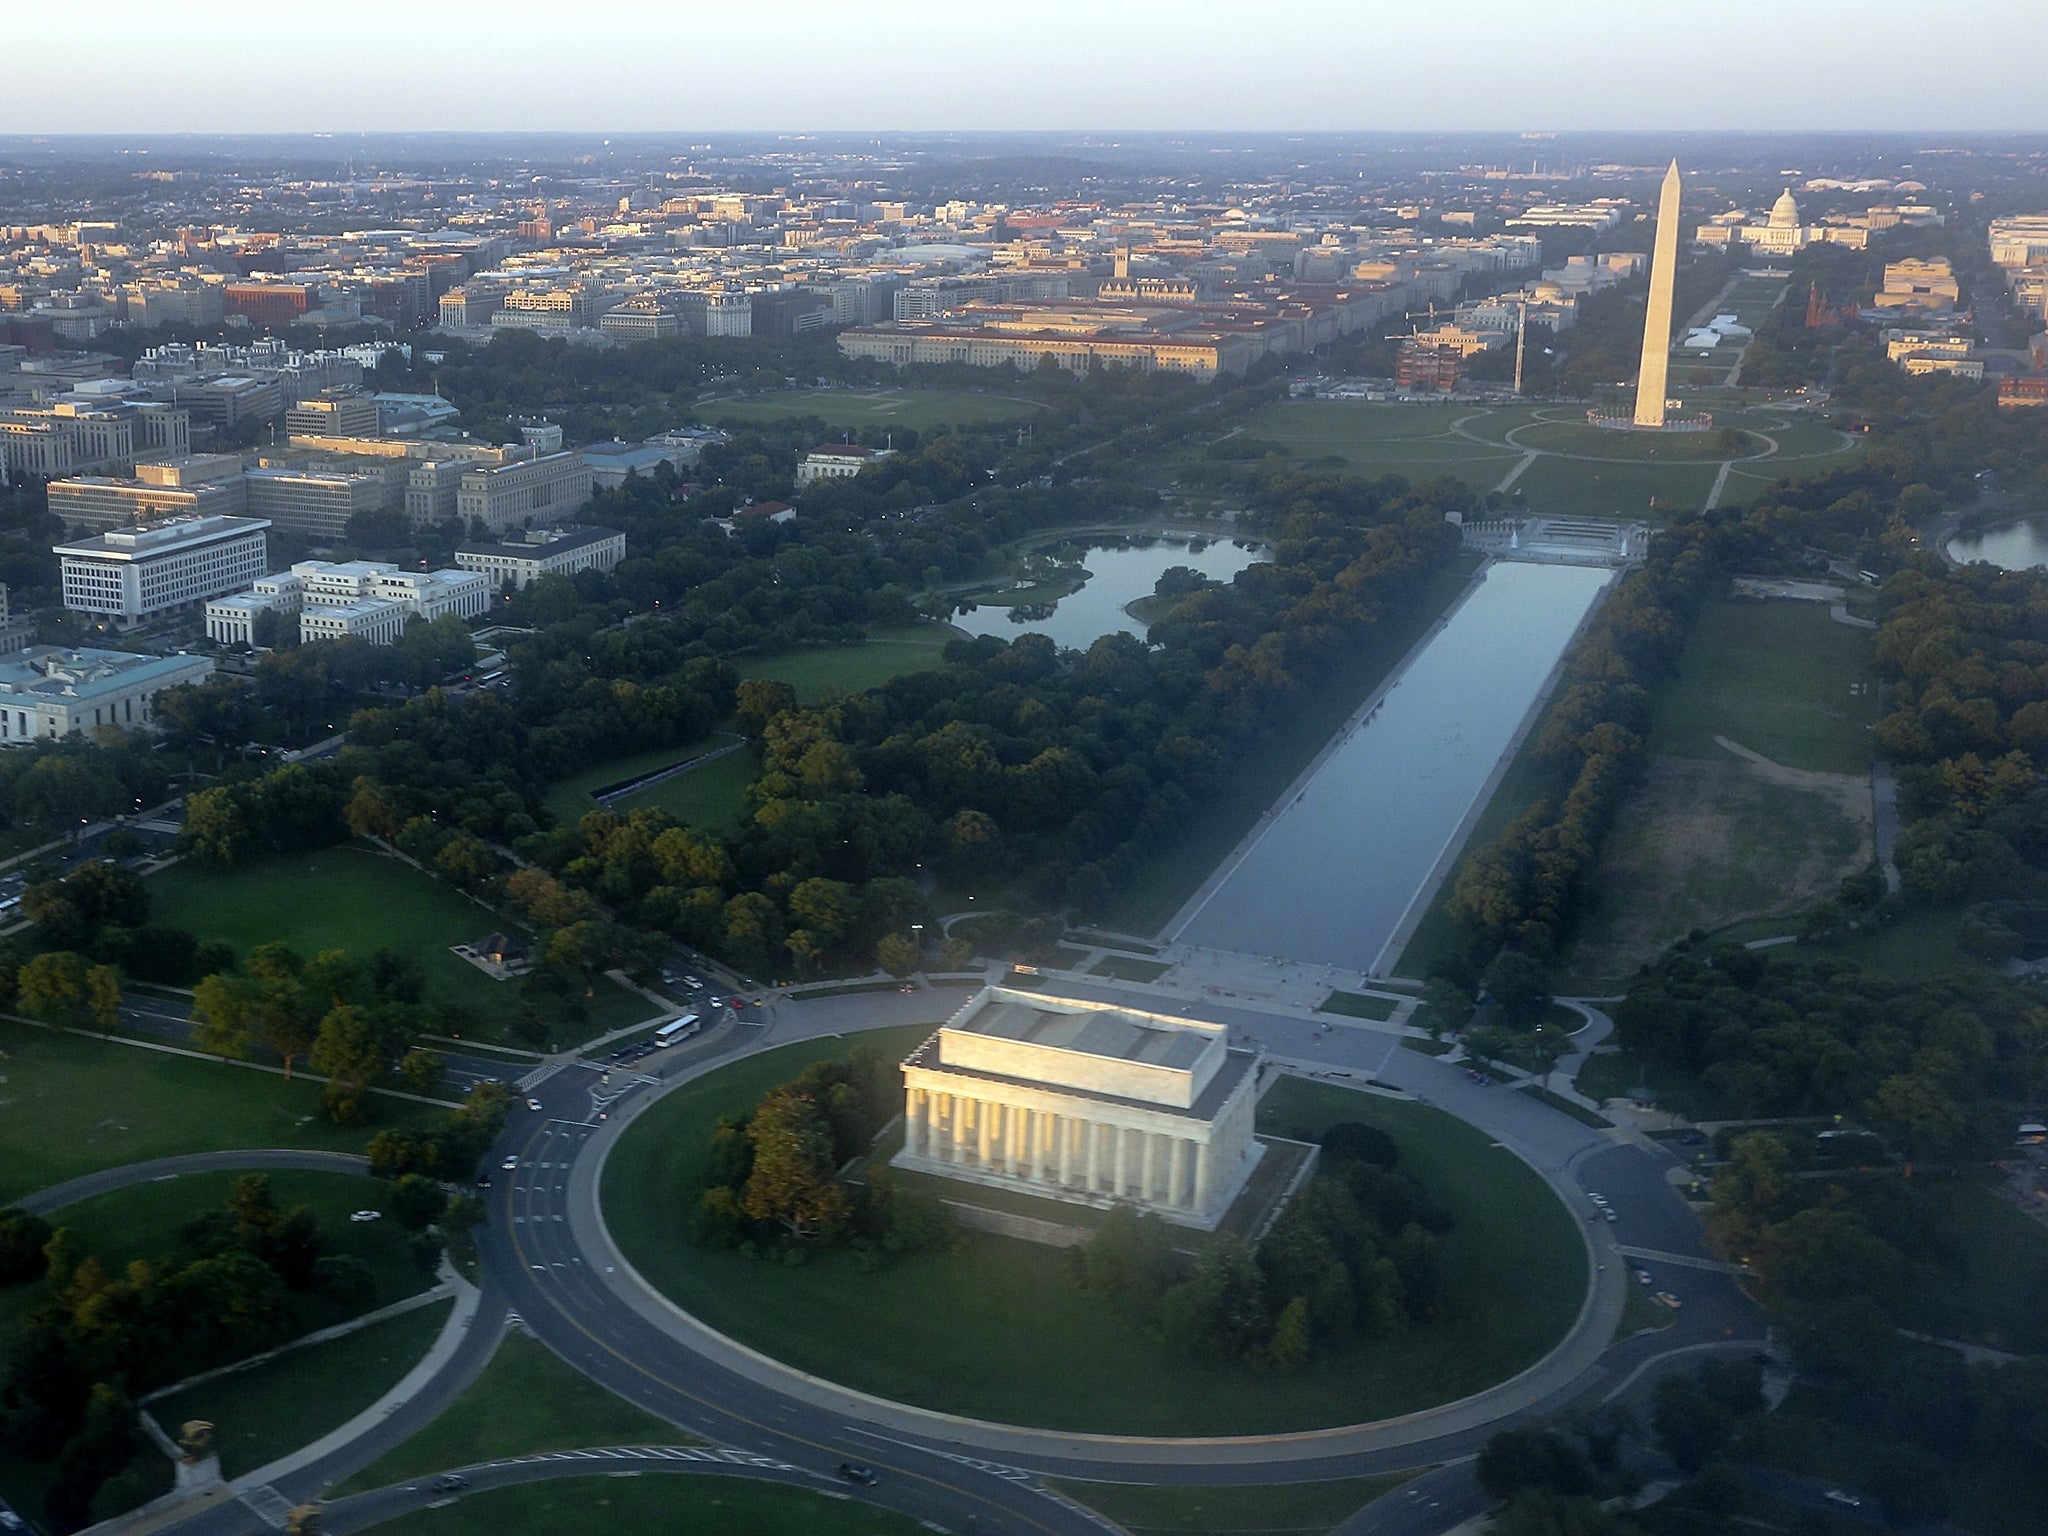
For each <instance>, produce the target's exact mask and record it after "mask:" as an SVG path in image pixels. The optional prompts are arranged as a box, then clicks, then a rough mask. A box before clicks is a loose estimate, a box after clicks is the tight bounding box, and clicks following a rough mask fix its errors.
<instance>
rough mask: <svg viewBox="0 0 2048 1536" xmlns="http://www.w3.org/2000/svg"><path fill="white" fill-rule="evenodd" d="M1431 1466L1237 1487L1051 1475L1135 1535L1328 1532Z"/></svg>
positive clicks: (1317, 1535) (1320, 1535)
mask: <svg viewBox="0 0 2048 1536" xmlns="http://www.w3.org/2000/svg"><path fill="white" fill-rule="evenodd" d="M1425 1470H1426V1469H1425V1468H1422V1467H1417V1468H1414V1469H1413V1470H1410V1471H1407V1472H1383V1473H1381V1474H1380V1475H1379V1476H1377V1477H1346V1478H1338V1479H1335V1480H1334V1481H1331V1482H1326V1483H1272V1484H1263V1485H1256V1486H1251V1487H1236V1488H1188V1487H1179V1486H1172V1487H1162V1486H1157V1485H1153V1484H1149V1483H1081V1482H1071V1481H1067V1480H1064V1479H1053V1478H1048V1479H1046V1481H1047V1482H1048V1483H1049V1484H1050V1485H1051V1486H1052V1487H1054V1488H1057V1489H1058V1490H1059V1491H1060V1492H1061V1493H1064V1494H1065V1495H1066V1496H1067V1497H1068V1498H1070V1499H1072V1500H1073V1501H1074V1502H1075V1503H1077V1504H1085V1505H1087V1506H1088V1507H1089V1508H1090V1509H1092V1510H1094V1511H1095V1512H1096V1513H1098V1514H1102V1515H1107V1516H1108V1517H1109V1518H1110V1519H1112V1520H1114V1521H1115V1522H1116V1523H1117V1524H1118V1525H1121V1526H1122V1527H1123V1528H1124V1529H1125V1530H1127V1531H1129V1532H1131V1536H1178V1533H1184V1532H1185V1533H1199V1536H1326V1533H1327V1532H1328V1531H1329V1530H1330V1529H1331V1528H1332V1527H1333V1526H1335V1525H1336V1524H1337V1522H1338V1521H1340V1520H1345V1519H1348V1518H1349V1517H1350V1516H1351V1515H1352V1514H1354V1513H1355V1512H1356V1511H1358V1510H1361V1509H1363V1508H1365V1506H1366V1505H1368V1504H1370V1503H1371V1502H1372V1501H1373V1500H1374V1499H1377V1498H1379V1497H1380V1496H1382V1495H1383V1494H1387V1493H1391V1492H1392V1491H1393V1490H1394V1489H1396V1488H1398V1487H1400V1486H1401V1484H1403V1483H1405V1482H1407V1481H1408V1480H1409V1479H1410V1478H1412V1477H1418V1476H1420V1475H1421V1474H1422V1472H1423V1471H1425Z"/></svg>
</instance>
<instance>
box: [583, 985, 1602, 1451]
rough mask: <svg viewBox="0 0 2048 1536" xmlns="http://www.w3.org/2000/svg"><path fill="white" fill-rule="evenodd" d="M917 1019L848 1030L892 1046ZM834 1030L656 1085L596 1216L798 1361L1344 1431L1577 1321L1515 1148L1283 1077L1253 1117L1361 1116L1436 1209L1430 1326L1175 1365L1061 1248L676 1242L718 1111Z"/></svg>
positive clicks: (1512, 1363)
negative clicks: (1270, 1365)
mask: <svg viewBox="0 0 2048 1536" xmlns="http://www.w3.org/2000/svg"><path fill="white" fill-rule="evenodd" d="M930 1027H931V1026H919V1027H913V1028H910V1029H890V1030H878V1031H875V1032H873V1033H871V1034H868V1035H866V1036H865V1037H864V1038H865V1039H866V1040H867V1041H868V1042H869V1043H870V1044H872V1045H874V1046H876V1047H878V1048H879V1049H881V1050H883V1051H885V1052H889V1053H891V1054H907V1053H908V1052H909V1050H910V1049H911V1048H912V1047H913V1046H914V1045H915V1044H916V1043H917V1041H918V1040H920V1039H922V1038H923V1037H924V1035H925V1034H927V1033H929V1030H930ZM850 1048H851V1047H850V1044H849V1042H847V1041H846V1040H843V1039H841V1040H819V1041H809V1042H804V1043H802V1044H797V1045H790V1046H784V1047H782V1048H780V1049H778V1050H774V1051H769V1052H765V1053H763V1054H761V1055H759V1056H753V1057H749V1058H747V1059H746V1060H744V1061H740V1062H736V1063H734V1064H733V1065H731V1066H729V1067H725V1068H723V1069H721V1070H719V1071H717V1072H713V1073H711V1074H708V1075H707V1076H705V1077H702V1078H699V1079H697V1080H696V1081H694V1082H692V1083H689V1084H687V1085H685V1086H684V1087H682V1088H679V1089H677V1090H675V1091H674V1092H672V1093H670V1094H668V1095H667V1096H665V1097H664V1098H663V1099H661V1100H660V1101H659V1102H658V1103H656V1104H655V1105H654V1106H653V1107H651V1108H650V1109H648V1110H647V1111H646V1112H645V1113H644V1114H642V1115H641V1116H640V1117H639V1118H638V1119H637V1120H636V1121H635V1122H634V1123H633V1125H632V1126H630V1127H629V1128H628V1129H627V1130H626V1131H625V1132H624V1133H623V1134H622V1135H621V1136H620V1138H619V1140H618V1142H617V1143H616V1144H615V1145H614V1146H613V1148H612V1150H611V1153H610V1156H609V1158H608V1159H607V1161H606V1164H605V1167H604V1171H603V1183H602V1192H601V1193H602V1200H603V1207H604V1216H605V1221H606V1224H607V1225H608V1227H609V1228H610V1231H611V1234H612V1237H613V1239H614V1240H615V1241H616V1242H617V1243H618V1245H619V1248H620V1250H621V1251H622V1252H623V1253H624V1255H625V1257H626V1259H627V1260H628V1261H629V1262H630V1263H631V1264H632V1265H633V1267H634V1268H635V1269H637V1270H638V1271H639V1272H640V1274H641V1276H642V1277H643V1278H645V1279H646V1280H647V1282H648V1283H649V1284H651V1285H652V1286H654V1288H655V1289H657V1290H658V1291H660V1292H662V1293H663V1294H664V1295H666V1296H668V1297H669V1298H670V1299H671V1300H673V1301H675V1302H676V1303H677V1304H678V1305H679V1306H681V1307H683V1308H685V1309H686V1310H688V1311H689V1312H691V1313H693V1314H694V1315H695V1316H697V1317H698V1318H700V1319H702V1320H703V1321H704V1322H706V1323H708V1324H709V1325H710V1326H712V1327H714V1328H716V1329H718V1330H719V1331H721V1332H723V1333H725V1334H727V1335H729V1336H731V1337H733V1338H735V1339H738V1340H740V1341H741V1342H743V1343H745V1344H747V1345H749V1346H751V1347H752V1348H754V1349H758V1350H760V1351H762V1352H763V1353H765V1354H768V1355H771V1356H773V1357H774V1358H776V1359H778V1360H781V1361H783V1362H785V1363H786V1364H788V1365H791V1366H794V1367H796V1368H798V1369H800V1370H803V1371H807V1372H810V1373H812V1374H814V1375H817V1376H821V1377H824V1378H826V1379H828V1380H832V1381H836V1382H839V1383H841V1384H843V1385H845V1386H848V1387H852V1388H855V1389H857V1390H860V1391H863V1392H868V1393H873V1394H875V1395H877V1396H880V1397H885V1398H890V1399H893V1400H895V1401H899V1402H905V1403H912V1404H916V1405H918V1406H920V1407H924V1408H929V1409H934V1410H938V1411H941V1412H947V1413H957V1414H963V1415H967V1416H969V1417H973V1418H979V1419H988V1420H994V1421H999V1422H1005V1423H1015V1424H1028V1425H1036V1426H1041V1427H1045V1428H1056V1429H1065V1430H1074V1431H1088V1432H1095V1433H1106V1434H1136V1435H1231V1434H1265V1433H1278V1432H1283V1431H1289V1430H1304V1429H1314V1428H1323V1427H1328V1426H1333V1425H1340V1424H1352V1423H1363V1422H1369V1421H1372V1420H1377V1419H1383V1418H1388V1417H1392V1416H1394V1415H1397V1414H1406V1413H1412V1412H1415V1411H1417V1410H1419V1409H1423V1408H1428V1407H1432V1406H1435V1405H1437V1404H1440V1403H1445V1402H1450V1401H1453V1400H1455V1399H1458V1398H1461V1397H1466V1396H1469V1395H1471V1394H1472V1393H1474V1392H1478V1391H1482V1390H1484V1389H1485V1388H1487V1387H1489V1386H1492V1385H1494V1384H1495V1383H1497V1382H1500V1381H1503V1380H1505V1379H1507V1378H1508V1377H1510V1376H1513V1375H1515V1374H1516V1373H1518V1372H1520V1371H1521V1370H1523V1369H1524V1368H1526V1367H1527V1366H1530V1365H1532V1364H1534V1363H1535V1362H1536V1361H1537V1360H1539V1359H1541V1358H1542V1357H1543V1356H1544V1355H1545V1354H1546V1353H1548V1352H1549V1350H1550V1349H1551V1348H1552V1347H1553V1346H1555V1345H1556V1344H1557V1343H1558V1342H1559V1340H1561V1339H1562V1338H1563V1337H1564V1335H1565V1333H1566V1332H1567V1330H1569V1328H1570V1327H1571V1325H1572V1323H1573V1321H1574V1320H1575V1319H1576V1317H1577V1316H1578V1312H1579V1307H1580V1303H1581V1301H1582V1300H1583V1297H1584V1295H1585V1289H1586V1282H1587V1279H1588V1276H1587V1265H1586V1259H1585V1248H1584V1243H1583V1240H1582V1238H1581V1237H1580V1235H1579V1232H1578V1229H1577V1227H1576V1226H1575V1224H1574V1223H1573V1221H1572V1218H1571V1216H1570V1214H1569V1213H1568V1212H1567V1211H1566V1210H1565V1208H1564V1206H1563V1205H1562V1204H1560V1203H1559V1201H1558V1200H1557V1199H1556V1197H1555V1196H1554V1195H1553V1194H1552V1193H1551V1191H1550V1189H1549V1187H1548V1186H1547V1185H1546V1184H1545V1183H1544V1182H1543V1180H1542V1179H1541V1178H1540V1177H1539V1176H1538V1175H1537V1174H1536V1173H1535V1172H1534V1171H1533V1170H1531V1169H1530V1168H1529V1167H1528V1166H1527V1165H1526V1164H1525V1163H1523V1162H1522V1161H1521V1160H1520V1159H1519V1158H1517V1157H1515V1156H1514V1155H1513V1154H1512V1153H1510V1152H1507V1151H1506V1150H1504V1149H1502V1148H1501V1147H1499V1146H1498V1145H1495V1144H1493V1143H1492V1142H1491V1139H1490V1138H1489V1137H1487V1136H1486V1135H1484V1134H1483V1133H1481V1132H1480V1131H1477V1130H1475V1129H1474V1128H1472V1127H1471V1126H1469V1125H1466V1124H1465V1123H1464V1122H1462V1121H1460V1120H1457V1119H1455V1118H1453V1117H1451V1116H1449V1115H1446V1114H1444V1113H1443V1112H1442V1111H1440V1110H1436V1109H1432V1108H1429V1107H1428V1106H1426V1105H1422V1104H1417V1103H1413V1102H1408V1101H1403V1100H1395V1099H1389V1098H1385V1097H1381V1096H1377V1095H1369V1094H1364V1093H1359V1092H1356V1091H1353V1090H1348V1089H1342V1088H1336V1087H1331V1086H1326V1085H1323V1084H1309V1083H1304V1082H1300V1081H1297V1080H1293V1079H1288V1080H1284V1081H1283V1082H1281V1083H1280V1084H1279V1085H1277V1086H1276V1087H1275V1088H1274V1089H1273V1090H1272V1091H1271V1092H1270V1093H1269V1094H1268V1095H1267V1098H1266V1102H1265V1103H1264V1104H1263V1105H1262V1106H1261V1109H1260V1128H1261V1130H1265V1131H1271V1132H1276V1133H1281V1134H1285V1133H1289V1132H1298V1131H1306V1132H1309V1133H1311V1134H1316V1133H1320V1131H1321V1130H1322V1129H1323V1128H1324V1127H1326V1126H1328V1125H1331V1124H1334V1123H1336V1122H1337V1121H1340V1120H1363V1121H1367V1122H1369V1123H1371V1124H1374V1125H1377V1126H1379V1127H1380V1128H1381V1129H1382V1130H1384V1131H1385V1132H1386V1133H1387V1134H1388V1135H1389V1136H1391V1137H1392V1138H1393V1139H1394V1142H1395V1144H1396V1145H1397V1146H1398V1147H1399V1149H1400V1152H1401V1163H1400V1169H1401V1171H1402V1172H1404V1173H1406V1174H1407V1175H1408V1176H1409V1177H1411V1178H1413V1179H1415V1180H1416V1181H1417V1182H1418V1183H1419V1184H1421V1185H1422V1186H1423V1188H1424V1189H1425V1190H1427V1191H1428V1192H1429V1193H1430V1194H1431V1195H1433V1196H1434V1197H1435V1199H1436V1200H1437V1201H1438V1202H1439V1203H1440V1204H1441V1205H1442V1206H1443V1207H1444V1208H1445V1209H1446V1210H1447V1211H1448V1212H1449V1213H1450V1215H1451V1217H1452V1218H1453V1221H1454V1225H1453V1227H1452V1229H1451V1230H1450V1231H1449V1232H1448V1233H1447V1234H1446V1235H1445V1238H1444V1255H1443V1257H1444V1268H1445V1270H1446V1272H1447V1274H1448V1275H1449V1276H1450V1280H1449V1292H1450V1303H1451V1306H1450V1311H1451V1316H1450V1318H1449V1320H1448V1321H1447V1322H1445V1323H1442V1324H1439V1325H1436V1326H1432V1327H1427V1328H1415V1329H1411V1330H1408V1331H1406V1332H1402V1333H1397V1334H1393V1335H1389V1336H1381V1337H1374V1338H1360V1339H1355V1340H1353V1341H1352V1342H1349V1343H1346V1344H1342V1345H1339V1344H1319V1345H1318V1346H1317V1350H1316V1353H1315V1354H1314V1355H1313V1356H1312V1357H1311V1358H1310V1360H1309V1362H1308V1363H1307V1365H1306V1366H1305V1367H1303V1368H1302V1369H1301V1370H1299V1371H1297V1372H1293V1373H1290V1374H1276V1373H1271V1372H1266V1373H1258V1372H1254V1371H1252V1370H1251V1369H1250V1368H1248V1367H1246V1366H1244V1365H1241V1364H1238V1363H1235V1362H1220V1361H1215V1360H1197V1359H1189V1358H1187V1357H1185V1356H1183V1355H1180V1354H1177V1353H1175V1352H1174V1351H1172V1350H1170V1349H1169V1348H1168V1347H1167V1346H1166V1345H1165V1344H1164V1343H1163V1342H1161V1341H1160V1340H1159V1339H1158V1338H1157V1337H1155V1336H1154V1335H1153V1334H1152V1333H1151V1332H1150V1331H1149V1330H1147V1329H1145V1328H1143V1327H1140V1326H1137V1325H1135V1324H1133V1323H1131V1322H1129V1321H1127V1320H1126V1319H1124V1318H1123V1317H1122V1316H1120V1315H1119V1314H1118V1313H1117V1312H1116V1311H1115V1310H1114V1309H1113V1308H1112V1307H1111V1306H1110V1305H1109V1304H1108V1303H1107V1301H1105V1300H1104V1299H1103V1298H1102V1297H1101V1296H1099V1295H1097V1294H1095V1293H1093V1292H1090V1291H1087V1290H1084V1289H1082V1288H1081V1286H1080V1285H1079V1284H1078V1283H1077V1282H1076V1280H1075V1278H1074V1270H1073V1263H1072V1259H1071V1257H1070V1256H1069V1255H1068V1254H1067V1253H1066V1252H1064V1251H1062V1250H1058V1249H1053V1248H1047V1247H1040V1246H1037V1245H1034V1244H1030V1243H1024V1242H1020V1241H1017V1240H1014V1239H1010V1238H1003V1237H996V1236H993V1235H989V1234H985V1233H980V1232H963V1233H962V1234H961V1235H960V1240H959V1241H958V1243H957V1244H955V1245H954V1247H953V1248H952V1250H951V1251H948V1252H944V1253H922V1254H913V1255H905V1256H896V1257H891V1258H888V1259H886V1260H885V1261H883V1262H882V1263H880V1264H879V1265H878V1264H876V1263H875V1261H874V1260H873V1259H872V1258H871V1257H869V1256H866V1255H862V1254H857V1253H854V1252H852V1251H848V1250H827V1251H824V1252H821V1253H816V1254H808V1255H806V1256H805V1259H804V1261H803V1262H799V1263H789V1262H784V1261H781V1260H779V1259H774V1258H749V1257H746V1256H744V1255H742V1254H738V1253H733V1252H723V1251H715V1250H712V1249H708V1248H703V1247H700V1246H698V1245H697V1244H695V1243H694V1242H692V1241H691V1239H690V1235H689V1232H690V1217H691V1212H692V1210H693V1209H694V1207H695V1205H696V1201H697V1196H698V1193H699V1191H700V1190H701V1188H702V1187H703V1180H704V1173H705V1168H706V1164H707V1161H708V1153H709V1148H710V1143H711V1134H712V1130H713V1127H714V1126H715V1125H716V1123H717V1121H718V1118H719V1116H721V1115H731V1116H734V1117H739V1116H742V1115H744V1114H746V1113H747V1112H748V1111H749V1110H750V1109H751V1108H752V1107H753V1105H754V1104H755V1103H756V1102H757V1101H758V1100H759V1099H760V1098H761V1096H762V1095H763V1094H764V1093H766V1092H767V1091H768V1090H769V1089H770V1088H773V1087H775V1086H776V1085H778V1084H780V1083H783V1082H787V1081H788V1080H790V1079H791V1078H793V1077H795V1076H796V1075H797V1074H798V1073H799V1072H800V1071H802V1069H803V1068H804V1067H805V1066H806V1065H807V1064H808V1063H810V1062H812V1061H818V1060H824V1059H829V1058H831V1057H835V1056H838V1055H841V1054H843V1053H845V1052H846V1051H847V1050H849V1049H850Z"/></svg>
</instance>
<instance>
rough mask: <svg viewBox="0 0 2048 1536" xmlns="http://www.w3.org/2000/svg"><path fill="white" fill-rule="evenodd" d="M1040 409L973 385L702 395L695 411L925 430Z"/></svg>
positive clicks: (735, 420)
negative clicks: (728, 397) (737, 397)
mask: <svg viewBox="0 0 2048 1536" xmlns="http://www.w3.org/2000/svg"><path fill="white" fill-rule="evenodd" d="M1044 409H1045V407H1044V406H1042V405H1040V404H1038V402H1037V401H1035V400H1024V399H1020V398H1018V397H1017V396H1015V395H988V394H982V393H981V392H980V391H978V390H976V391H967V390H960V391H954V390H925V389H777V390H771V391H769V392H768V393H767V394H765V395H752V396H749V397H748V398H746V399H744V400H707V401H705V402H704V403H703V404H702V405H700V406H699V407H698V408H697V413H698V415H700V416H702V417H703V418H704V420H706V421H708V422H710V423H711V424H712V425H714V426H751V425H757V424H759V423H761V422H770V421H787V420H788V419H789V418H790V417H792V416H816V417H819V418H821V419H822V420H823V421H824V423H825V425H826V426H828V427H834V428H847V427H890V426H897V427H909V428H910V429H911V430H912V431H915V432H924V433H928V432H930V431H931V430H932V429H933V428H934V427H941V426H949V427H950V426H957V427H972V426H980V425H982V424H984V423H987V422H997V421H1027V420H1029V419H1030V418H1031V417H1033V416H1035V415H1037V414H1038V413H1039V412H1040V411H1042V410H1044Z"/></svg>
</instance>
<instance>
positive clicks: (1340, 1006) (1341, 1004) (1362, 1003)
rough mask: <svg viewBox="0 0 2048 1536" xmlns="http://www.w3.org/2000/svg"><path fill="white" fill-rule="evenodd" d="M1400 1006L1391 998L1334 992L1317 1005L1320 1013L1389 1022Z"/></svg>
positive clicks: (1359, 993)
mask: <svg viewBox="0 0 2048 1536" xmlns="http://www.w3.org/2000/svg"><path fill="white" fill-rule="evenodd" d="M1398 1006H1400V1005H1399V1004H1397V1003H1396V1002H1395V1001H1394V1000H1393V999H1392V998H1391V997H1368V996H1367V995H1366V994H1365V993H1363V992H1332V993H1331V994H1330V995H1329V996H1328V997H1326V998H1324V999H1323V1000H1322V1002H1320V1003H1318V1004H1317V1005H1316V1012H1318V1013H1341V1014H1343V1015H1345V1017H1347V1018H1353V1019H1377V1020H1381V1021H1384V1020H1387V1019H1391V1018H1392V1017H1393V1016H1394V1009H1395V1008H1397V1007H1398Z"/></svg>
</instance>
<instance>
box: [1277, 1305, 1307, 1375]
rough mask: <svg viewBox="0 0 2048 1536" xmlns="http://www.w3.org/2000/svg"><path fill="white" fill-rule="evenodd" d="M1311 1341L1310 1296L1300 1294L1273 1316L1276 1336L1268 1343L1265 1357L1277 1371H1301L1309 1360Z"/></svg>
mask: <svg viewBox="0 0 2048 1536" xmlns="http://www.w3.org/2000/svg"><path fill="white" fill-rule="evenodd" d="M1312 1343H1313V1335H1312V1333H1311V1332H1310V1328H1309V1309H1308V1298H1307V1297H1306V1296H1297V1297H1295V1298H1294V1299H1293V1300H1292V1301H1290V1302H1288V1303H1287V1305H1286V1306H1284V1307H1282V1308H1281V1309H1280V1315H1279V1316H1278V1317H1277V1318H1275V1319H1274V1320H1273V1338H1272V1341H1271V1342H1270V1343H1269V1344H1268V1345H1267V1346H1266V1360H1267V1362H1268V1363H1269V1364H1270V1365H1271V1366H1272V1367H1273V1369H1274V1370H1276V1371H1298V1370H1300V1369H1301V1368H1302V1367H1303V1366H1304V1365H1306V1364H1308V1356H1309V1349H1310V1346H1311V1344H1312Z"/></svg>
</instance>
